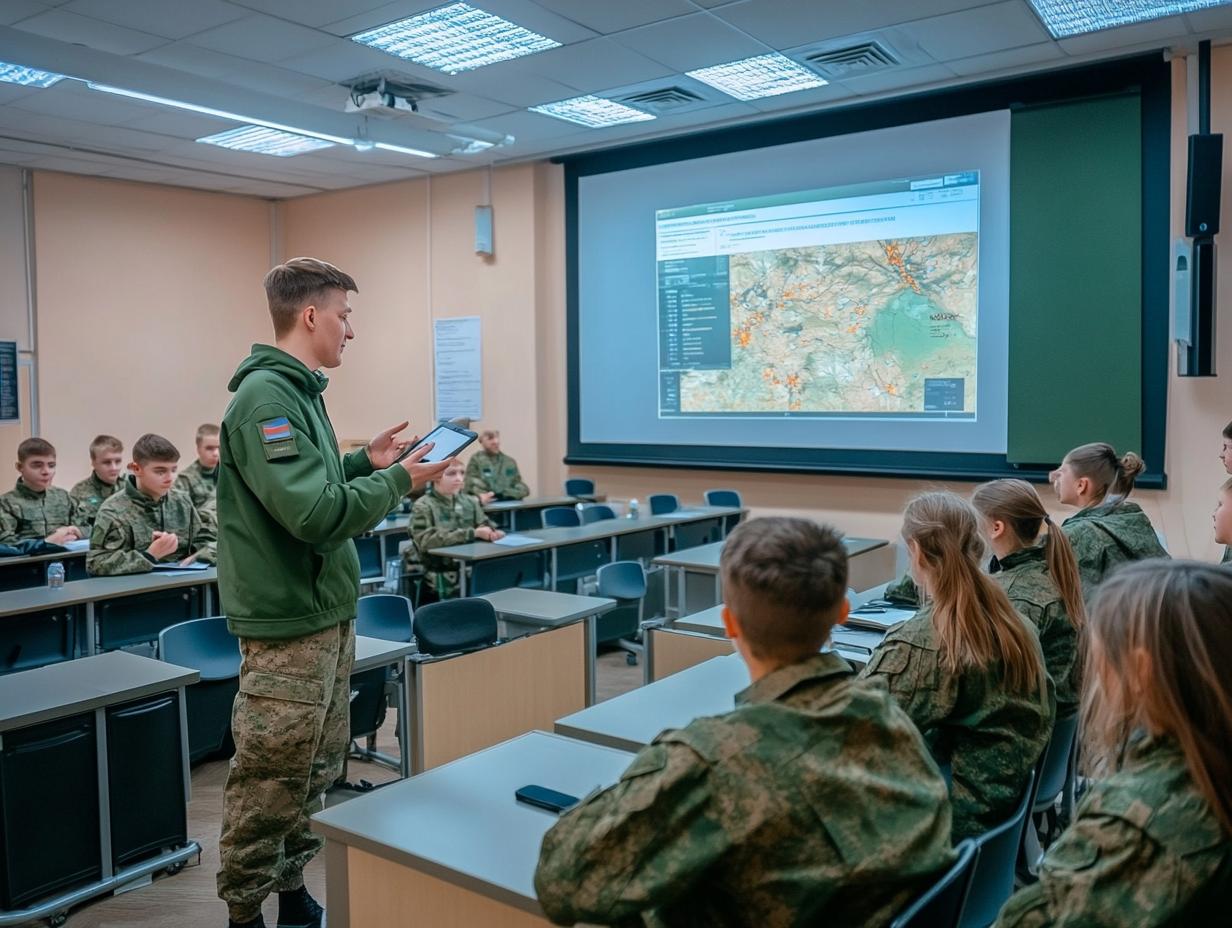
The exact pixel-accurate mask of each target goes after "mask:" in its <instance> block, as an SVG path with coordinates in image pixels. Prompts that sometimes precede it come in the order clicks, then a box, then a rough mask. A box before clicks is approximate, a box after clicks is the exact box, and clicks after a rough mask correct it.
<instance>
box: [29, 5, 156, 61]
mask: <svg viewBox="0 0 1232 928" xmlns="http://www.w3.org/2000/svg"><path fill="white" fill-rule="evenodd" d="M15 28H17V29H20V30H22V31H23V32H32V33H34V34H35V35H42V36H46V37H47V38H49V39H58V40H59V41H61V42H71V43H73V44H76V45H85V46H87V47H88V48H93V49H97V50H98V51H101V52H111V53H113V54H116V55H137V54H140V53H141V52H145V51H149V50H150V49H151V48H157V47H158V46H159V45H165V44H166V43H167V40H166V39H165V38H163V37H162V36H158V35H151V34H150V33H148V32H141V31H139V30H137V29H128V28H126V27H124V26H114V25H112V24H111V23H105V22H102V21H100V20H97V19H91V18H90V17H88V16H79V15H77V14H76V13H70V12H68V11H66V10H60V9H57V10H48V11H47V12H46V13H40V14H39V15H38V16H32V17H30V18H29V19H23V20H22V21H21V22H19V23H17V24H16V26H15Z"/></svg>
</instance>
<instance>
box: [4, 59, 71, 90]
mask: <svg viewBox="0 0 1232 928" xmlns="http://www.w3.org/2000/svg"><path fill="white" fill-rule="evenodd" d="M62 80H64V75H63V74H56V73H54V72H52V71H40V70H39V69H38V68H27V67H26V66H25V65H20V64H9V63H8V62H7V61H0V81H4V82H5V83H6V84H21V85H22V86H23V87H50V86H51V85H52V84H56V83H59V82H60V81H62Z"/></svg>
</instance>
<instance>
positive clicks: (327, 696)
mask: <svg viewBox="0 0 1232 928" xmlns="http://www.w3.org/2000/svg"><path fill="white" fill-rule="evenodd" d="M240 653H241V655H242V657H243V663H242V664H241V665H240V690H239V694H238V695H237V696H236V697H235V705H234V708H233V709H232V713H231V733H232V735H233V736H234V738H235V756H234V757H233V758H232V760H231V768H230V770H229V772H228V774H227V785H226V787H225V792H224V796H223V822H222V835H221V837H220V838H219V840H218V851H219V857H220V868H219V871H218V895H219V896H220V897H221V898H222V899H223V900H224V901H225V902H226V903H227V907H228V909H229V910H230V914H231V918H232V919H233V920H235V921H237V922H243V921H249V920H251V919H253V918H255V917H256V916H257V914H258V913H259V912H260V911H261V903H262V902H263V901H264V899H265V897H266V896H268V895H269V894H270V893H272V892H286V891H289V890H293V889H298V888H299V887H300V886H302V885H303V882H304V866H305V865H306V864H307V863H308V861H310V860H311V859H312V858H313V856H314V855H316V853H317V852H318V851H319V850H320V849H321V847H322V845H323V844H324V843H325V842H324V839H322V838H320V837H319V836H317V835H314V834H313V833H312V832H311V830H310V829H309V827H308V818H309V816H311V815H312V814H313V813H314V812H318V811H320V810H321V808H322V797H323V796H324V794H325V790H326V789H327V788H328V787H329V786H330V785H331V784H332V783H333V782H334V781H335V780H337V779H338V778H339V777H340V776H342V773H343V765H344V762H345V760H346V751H347V745H348V744H349V742H350V698H351V682H350V681H351V667H352V666H353V664H354V663H355V623H354V622H353V621H348V622H342V623H341V624H339V625H335V626H331V627H330V628H327V629H324V630H323V631H319V632H316V633H314V634H311V635H305V636H304V637H302V638H288V639H280V640H275V641H259V640H256V639H252V638H241V639H240Z"/></svg>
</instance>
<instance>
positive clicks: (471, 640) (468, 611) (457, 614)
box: [414, 598, 497, 655]
mask: <svg viewBox="0 0 1232 928" xmlns="http://www.w3.org/2000/svg"><path fill="white" fill-rule="evenodd" d="M414 628H415V641H416V643H417V644H418V645H419V650H420V653H422V654H437V655H440V654H454V653H456V652H458V651H475V650H478V649H479V648H486V647H487V646H488V645H491V644H495V643H496V637H497V631H496V610H495V609H493V608H492V604H491V603H490V602H488V601H487V600H486V599H478V598H467V599H447V600H445V601H444V602H439V603H432V604H430V605H427V606H424V607H423V608H422V609H420V610H419V611H417V612H416V613H415V624H414Z"/></svg>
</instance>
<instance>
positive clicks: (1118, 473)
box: [1063, 441, 1146, 501]
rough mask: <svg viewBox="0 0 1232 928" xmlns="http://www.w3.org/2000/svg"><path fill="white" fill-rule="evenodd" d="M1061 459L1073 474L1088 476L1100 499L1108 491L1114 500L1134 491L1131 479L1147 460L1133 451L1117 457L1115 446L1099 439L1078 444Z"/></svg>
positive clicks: (1144, 466)
mask: <svg viewBox="0 0 1232 928" xmlns="http://www.w3.org/2000/svg"><path fill="white" fill-rule="evenodd" d="M1063 463H1065V464H1068V465H1069V466H1070V469H1072V470H1073V472H1074V476H1076V477H1086V478H1087V479H1088V480H1090V481H1091V483H1093V484H1094V485H1095V487H1096V488H1097V490H1098V496H1099V498H1100V499H1103V498H1104V497H1105V496H1106V495H1108V494H1109V493H1111V495H1112V496H1113V497H1115V499H1116V501H1120V500H1123V499H1125V497H1127V496H1129V494H1130V493H1132V492H1133V490H1134V481H1136V480H1137V479H1138V475H1139V474H1140V473H1142V472H1143V471H1144V470H1146V462H1145V461H1143V460H1142V458H1140V457H1139V456H1138V455H1137V454H1135V453H1134V452H1132V451H1127V452H1125V453H1124V454H1123V455H1121V456H1120V457H1117V453H1116V449H1115V448H1113V447H1112V445H1110V444H1108V443H1107V442H1102V441H1096V442H1091V443H1090V444H1089V445H1079V446H1078V447H1077V448H1075V449H1074V450H1073V451H1071V452H1070V453H1069V454H1067V455H1066V456H1065V461H1064V462H1063Z"/></svg>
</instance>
